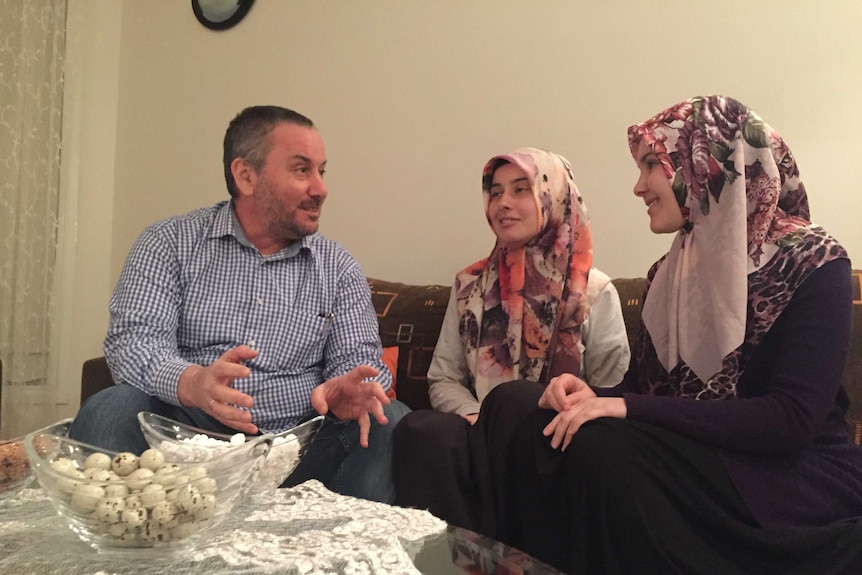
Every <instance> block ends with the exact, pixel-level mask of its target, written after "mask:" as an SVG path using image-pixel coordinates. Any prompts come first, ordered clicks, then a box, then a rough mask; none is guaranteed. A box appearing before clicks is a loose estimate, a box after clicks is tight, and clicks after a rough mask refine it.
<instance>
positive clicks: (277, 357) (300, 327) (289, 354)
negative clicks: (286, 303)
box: [272, 310, 332, 373]
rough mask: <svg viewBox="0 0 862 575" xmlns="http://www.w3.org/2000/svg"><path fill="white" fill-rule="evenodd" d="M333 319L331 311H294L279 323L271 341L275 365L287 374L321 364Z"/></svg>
mask: <svg viewBox="0 0 862 575" xmlns="http://www.w3.org/2000/svg"><path fill="white" fill-rule="evenodd" d="M331 321H332V319H331V317H330V316H328V314H325V313H324V314H321V313H319V312H311V311H308V310H293V311H291V312H289V313H288V314H287V315H286V316H285V317H284V318H283V321H282V322H280V324H279V326H278V328H277V330H276V333H275V340H274V341H273V342H272V351H273V356H272V360H273V361H274V362H275V365H273V366H272V367H273V368H275V369H276V370H279V371H286V372H288V373H302V372H305V371H308V370H310V369H315V368H318V367H320V364H321V363H322V362H323V351H324V346H325V343H326V335H327V331H328V329H329V327H330V323H331Z"/></svg>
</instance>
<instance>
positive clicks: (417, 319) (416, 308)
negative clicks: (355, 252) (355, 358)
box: [368, 278, 644, 410]
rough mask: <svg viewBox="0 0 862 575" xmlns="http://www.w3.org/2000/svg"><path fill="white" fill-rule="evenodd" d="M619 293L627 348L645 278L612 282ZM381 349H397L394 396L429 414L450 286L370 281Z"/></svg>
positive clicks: (636, 321) (637, 322) (637, 317)
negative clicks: (432, 372) (435, 358)
mask: <svg viewBox="0 0 862 575" xmlns="http://www.w3.org/2000/svg"><path fill="white" fill-rule="evenodd" d="M612 281H613V283H614V287H616V288H617V291H618V292H619V294H620V302H621V303H622V307H623V319H624V321H625V324H626V332H627V334H628V338H629V344H630V345H631V344H632V343H634V338H635V336H636V335H637V330H638V327H639V325H640V299H641V297H642V296H643V290H644V278H629V279H625V278H623V279H615V280H612ZM368 285H369V287H370V288H371V300H372V302H373V303H374V309H375V310H376V311H377V321H378V323H379V324H380V339H381V341H382V342H383V347H384V348H391V347H397V348H398V369H397V370H396V373H395V374H394V375H395V384H396V390H395V392H396V395H397V396H398V399H399V400H400V401H403V402H404V403H406V404H407V405H408V406H409V407H410V408H411V409H414V410H415V409H430V408H431V403H430V402H429V400H428V377H427V375H426V374H427V373H428V366H429V365H430V364H431V357H432V356H433V355H434V346H435V345H437V338H438V337H439V336H440V327H441V325H442V324H443V317H444V316H445V315H446V307H447V305H448V303H449V295H450V293H451V291H452V288H451V286H445V285H436V284H435V285H409V284H403V283H397V282H388V281H384V280H380V279H374V278H369V279H368Z"/></svg>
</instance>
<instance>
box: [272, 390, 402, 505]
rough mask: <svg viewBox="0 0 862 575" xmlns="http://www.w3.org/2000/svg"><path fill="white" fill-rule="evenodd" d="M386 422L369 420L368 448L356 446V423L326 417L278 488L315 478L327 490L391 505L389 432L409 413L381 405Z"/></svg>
mask: <svg viewBox="0 0 862 575" xmlns="http://www.w3.org/2000/svg"><path fill="white" fill-rule="evenodd" d="M383 412H384V413H385V414H386V417H387V419H389V423H388V424H387V425H379V424H378V423H377V422H376V421H375V420H374V418H373V417H372V419H371V430H370V431H369V434H368V448H367V449H365V448H363V447H362V446H361V445H359V424H358V423H356V422H355V421H339V420H337V419H334V418H331V417H329V416H327V418H326V421H325V422H324V424H323V426H322V427H321V428H320V431H318V433H317V436H315V438H314V441H313V442H312V444H311V445H310V446H309V448H308V451H307V452H306V454H305V455H304V456H303V458H302V459H301V460H300V462H299V465H297V467H296V469H295V470H294V471H293V473H291V474H290V477H288V478H287V481H285V482H284V483H283V484H282V487H293V486H295V485H299V484H300V483H302V482H304V481H307V480H309V479H316V480H318V481H320V482H321V483H323V484H324V485H325V486H326V487H327V488H328V489H330V490H331V491H335V492H336V493H341V494H342V495H351V496H353V497H359V498H362V499H369V500H371V501H382V502H384V503H392V502H393V501H394V500H395V485H394V483H393V480H392V429H394V427H395V425H396V424H397V423H398V422H399V421H400V420H401V418H402V417H404V416H405V415H406V414H407V413H409V412H410V408H408V407H407V406H406V405H404V404H403V403H401V402H399V401H393V402H391V403H390V404H389V405H388V406H384V408H383Z"/></svg>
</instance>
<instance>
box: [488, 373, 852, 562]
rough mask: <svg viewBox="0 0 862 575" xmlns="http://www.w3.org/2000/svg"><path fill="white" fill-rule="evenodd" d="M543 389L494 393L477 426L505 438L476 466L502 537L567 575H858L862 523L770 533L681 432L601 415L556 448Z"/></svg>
mask: <svg viewBox="0 0 862 575" xmlns="http://www.w3.org/2000/svg"><path fill="white" fill-rule="evenodd" d="M541 392H542V388H541V387H540V386H538V385H536V384H531V383H527V382H512V383H509V384H504V385H502V386H499V387H498V388H496V389H495V390H494V391H493V392H492V393H491V394H489V396H488V397H487V398H486V400H485V402H484V404H483V406H482V414H481V416H480V418H479V421H478V422H477V426H480V428H481V430H482V433H483V435H484V437H485V438H501V437H502V438H504V441H496V442H494V441H490V442H488V449H487V452H486V453H485V454H484V457H485V458H486V461H485V462H484V463H483V464H484V465H485V466H486V468H488V469H490V470H495V471H494V472H493V473H494V475H495V477H494V480H495V481H494V482H493V484H494V485H493V487H492V488H491V489H492V493H493V494H494V502H493V507H494V510H495V515H496V526H495V536H496V537H497V538H498V539H500V540H502V541H503V542H505V543H508V544H509V545H512V546H514V547H517V548H520V549H522V550H523V551H526V552H528V553H530V554H531V555H533V556H535V557H537V558H539V559H542V560H544V561H545V562H547V563H550V564H552V565H555V566H557V567H558V568H560V569H562V570H563V571H565V572H567V573H573V574H592V573H601V574H614V573H658V574H666V573H705V574H708V573H715V574H721V575H727V574H735V573H747V574H748V573H750V574H758V575H761V574H770V573H776V574H777V573H782V574H822V573H846V574H860V573H862V522H860V521H846V522H841V523H836V524H832V525H825V526H822V527H817V528H804V529H794V530H781V531H768V530H765V529H763V528H761V527H760V526H759V525H758V524H757V522H756V521H755V520H754V518H753V516H752V514H751V513H750V512H749V510H748V508H747V507H746V505H745V503H744V502H743V501H742V499H741V498H740V496H739V494H738V493H737V491H736V488H735V487H734V486H733V484H732V482H731V480H730V478H729V476H728V474H727V471H726V470H725V468H724V465H723V463H722V462H721V459H720V458H719V456H718V454H717V453H716V452H715V450H714V449H713V448H711V447H709V446H706V445H704V444H701V443H699V442H696V441H694V440H691V439H688V438H686V437H684V436H681V435H679V434H677V433H673V432H670V431H667V430H665V429H662V428H660V427H656V426H653V425H649V424H644V423H639V422H636V421H629V420H622V419H612V418H600V419H597V420H594V421H591V422H588V423H586V424H584V425H583V426H582V427H581V429H580V430H579V431H578V432H577V433H576V434H575V435H574V437H573V439H572V442H571V444H570V445H569V446H568V448H567V449H566V451H565V452H560V451H559V450H555V449H551V447H550V441H549V438H546V437H544V436H543V435H542V433H541V430H542V428H544V427H545V426H546V425H547V424H548V422H549V421H550V420H551V419H552V418H553V416H554V415H555V413H554V412H553V411H550V410H544V409H539V408H538V407H536V405H537V402H538V397H539V396H540V394H541ZM513 426H514V429H513Z"/></svg>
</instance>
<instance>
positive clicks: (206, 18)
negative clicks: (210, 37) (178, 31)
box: [192, 0, 254, 30]
mask: <svg viewBox="0 0 862 575" xmlns="http://www.w3.org/2000/svg"><path fill="white" fill-rule="evenodd" d="M252 4H254V0H192V11H194V13H195V18H197V19H198V22H200V23H201V24H203V25H204V26H206V27H207V28H209V29H210V30H227V29H228V28H233V27H234V26H236V25H237V24H239V21H240V20H242V19H243V18H245V15H246V14H248V11H249V10H250V9H251V5H252Z"/></svg>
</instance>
